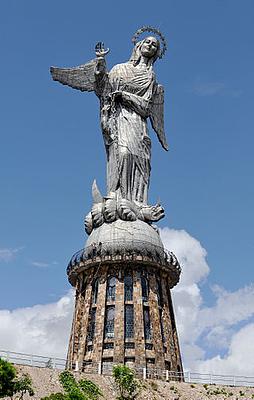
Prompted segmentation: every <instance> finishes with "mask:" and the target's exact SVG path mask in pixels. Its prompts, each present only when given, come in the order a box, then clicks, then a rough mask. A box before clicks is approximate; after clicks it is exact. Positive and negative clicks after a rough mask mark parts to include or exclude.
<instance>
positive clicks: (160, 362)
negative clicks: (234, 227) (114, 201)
mask: <svg viewBox="0 0 254 400" xmlns="http://www.w3.org/2000/svg"><path fill="white" fill-rule="evenodd" d="M67 272H68V277H69V281H70V282H71V284H72V285H73V286H74V287H75V288H76V305H75V311H74V318H73V326H72V333H71V337H70V343H69V350H68V361H67V367H68V368H69V369H72V368H76V367H77V365H78V368H79V369H80V370H84V371H86V370H91V369H93V371H94V372H96V371H97V372H102V373H103V372H105V371H108V370H109V369H111V368H112V366H113V365H114V364H118V363H121V364H126V365H129V366H130V367H133V368H135V369H136V370H137V372H138V373H139V374H140V375H141V374H142V369H143V368H147V370H148V371H149V370H155V369H159V370H167V369H168V370H170V371H175V372H182V362H181V356H180V350H179V343H178V338H177V331H176V324H175V319H174V312H173V305H172V300H171V294H170V289H171V288H172V287H173V286H175V285H176V284H177V282H178V281H179V277H180V266H179V264H178V261H177V259H176V257H175V256H174V255H173V253H171V252H167V251H166V250H165V249H164V247H163V244H162V242H161V239H160V236H159V233H158V232H157V230H156V229H154V228H153V227H152V226H150V225H148V224H147V223H145V222H142V221H139V220H138V221H134V222H129V221H121V220H118V221H115V222H113V223H111V224H106V223H105V224H103V225H102V226H101V227H99V228H97V229H95V230H94V231H93V232H92V234H91V235H90V236H89V238H88V240H87V243H86V246H85V248H84V249H83V250H81V251H80V252H78V253H76V254H75V255H74V256H73V257H72V259H71V261H70V263H69V266H68V269H67Z"/></svg>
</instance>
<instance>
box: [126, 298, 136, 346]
mask: <svg viewBox="0 0 254 400" xmlns="http://www.w3.org/2000/svg"><path fill="white" fill-rule="evenodd" d="M124 336H125V339H131V338H133V337H134V311H133V305H130V304H128V305H126V306H125V308H124Z"/></svg>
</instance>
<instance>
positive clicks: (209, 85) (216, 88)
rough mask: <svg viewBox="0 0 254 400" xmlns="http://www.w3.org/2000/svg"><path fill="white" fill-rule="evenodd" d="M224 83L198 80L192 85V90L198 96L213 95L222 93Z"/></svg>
mask: <svg viewBox="0 0 254 400" xmlns="http://www.w3.org/2000/svg"><path fill="white" fill-rule="evenodd" d="M224 91H225V84H224V83H223V82H203V83H201V82H199V83H196V84H195V85H194V86H193V92H194V93H195V94H197V95H199V96H214V95H216V94H220V93H224Z"/></svg>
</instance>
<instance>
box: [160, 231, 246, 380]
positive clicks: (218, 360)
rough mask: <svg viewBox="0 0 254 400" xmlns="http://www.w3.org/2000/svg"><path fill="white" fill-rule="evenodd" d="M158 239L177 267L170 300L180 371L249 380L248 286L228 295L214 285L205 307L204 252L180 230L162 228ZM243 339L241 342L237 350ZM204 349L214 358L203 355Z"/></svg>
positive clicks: (197, 242)
mask: <svg viewBox="0 0 254 400" xmlns="http://www.w3.org/2000/svg"><path fill="white" fill-rule="evenodd" d="M161 236H162V239H163V242H164V245H165V247H167V248H168V249H169V250H172V251H173V252H174V253H175V254H176V256H177V257H178V259H179V262H180V264H181V265H182V266H183V269H182V277H181V280H180V283H179V284H178V285H177V286H176V287H175V288H174V290H173V299H174V305H175V312H176V319H177V325H178V333H179V337H180V344H181V350H182V355H183V359H184V366H185V368H186V369H191V370H195V371H200V372H205V371H206V372H208V373H210V372H217V373H224V374H227V373H228V374H229V373H230V374H231V373H232V374H250V373H251V374H252V375H253V374H254V372H253V354H252V351H251V352H249V351H248V347H249V346H250V345H251V336H248V335H249V334H251V332H253V330H254V327H253V323H252V322H253V317H254V285H249V286H246V287H244V288H240V289H238V290H236V291H234V292H228V291H226V290H225V289H223V288H221V287H220V286H218V285H216V286H214V287H213V288H212V293H213V295H214V297H215V302H214V305H213V306H211V307H205V306H204V304H203V299H202V291H201V289H200V286H201V285H200V284H201V283H202V281H203V280H204V279H205V278H206V277H207V275H208V273H209V266H208V265H207V262H206V251H205V249H204V248H203V247H202V246H201V244H200V243H199V241H198V240H196V239H195V238H193V237H191V236H190V235H189V234H188V233H187V232H185V231H176V230H174V229H168V228H164V229H162V230H161ZM239 324H240V325H241V326H240V327H239ZM243 324H245V326H244V327H242V325H243ZM243 337H245V338H246V340H244V342H243V343H242V344H241V346H239V347H238V345H237V344H238V343H239V341H240V340H242V339H243ZM252 337H253V335H252ZM208 350H210V351H211V350H212V352H213V353H214V354H216V355H215V356H212V357H209V356H206V353H207V352H208ZM223 354H226V355H224V356H223ZM241 354H244V357H245V362H243V360H242V362H241V363H240V364H239V362H238V361H239V359H240V358H241ZM251 365H252V372H251V368H250V366H251Z"/></svg>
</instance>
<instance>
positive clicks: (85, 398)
mask: <svg viewBox="0 0 254 400" xmlns="http://www.w3.org/2000/svg"><path fill="white" fill-rule="evenodd" d="M59 381H60V383H61V385H62V387H63V390H64V393H52V394H51V395H49V396H46V397H43V398H42V399H41V400H97V399H98V398H99V397H100V396H102V392H101V390H100V388H99V387H98V386H97V385H96V384H95V383H93V382H92V381H90V380H89V379H80V380H79V381H76V379H75V378H74V376H73V374H72V373H71V372H69V371H63V372H61V374H60V375H59Z"/></svg>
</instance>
